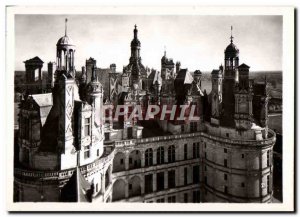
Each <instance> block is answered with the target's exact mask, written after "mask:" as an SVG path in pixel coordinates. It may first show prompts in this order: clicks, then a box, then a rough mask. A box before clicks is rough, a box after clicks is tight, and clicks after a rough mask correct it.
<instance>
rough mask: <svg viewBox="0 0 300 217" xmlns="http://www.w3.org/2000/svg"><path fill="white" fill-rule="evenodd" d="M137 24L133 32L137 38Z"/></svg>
mask: <svg viewBox="0 0 300 217" xmlns="http://www.w3.org/2000/svg"><path fill="white" fill-rule="evenodd" d="M137 31H138V30H137V25H136V24H135V25H134V30H133V34H134V38H137Z"/></svg>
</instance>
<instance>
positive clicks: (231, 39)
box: [230, 26, 233, 44]
mask: <svg viewBox="0 0 300 217" xmlns="http://www.w3.org/2000/svg"><path fill="white" fill-rule="evenodd" d="M232 29H233V28H232V26H231V36H230V42H231V44H232V42H233V36H232Z"/></svg>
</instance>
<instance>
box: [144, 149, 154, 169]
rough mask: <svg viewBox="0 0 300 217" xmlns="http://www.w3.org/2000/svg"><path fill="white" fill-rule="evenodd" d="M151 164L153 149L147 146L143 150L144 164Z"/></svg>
mask: <svg viewBox="0 0 300 217" xmlns="http://www.w3.org/2000/svg"><path fill="white" fill-rule="evenodd" d="M152 165H153V151H152V148H149V149H147V150H146V152H145V166H146V167H148V166H152Z"/></svg>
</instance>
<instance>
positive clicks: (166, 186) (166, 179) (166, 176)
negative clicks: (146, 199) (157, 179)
mask: <svg viewBox="0 0 300 217" xmlns="http://www.w3.org/2000/svg"><path fill="white" fill-rule="evenodd" d="M164 181H165V189H168V171H165V180H164Z"/></svg>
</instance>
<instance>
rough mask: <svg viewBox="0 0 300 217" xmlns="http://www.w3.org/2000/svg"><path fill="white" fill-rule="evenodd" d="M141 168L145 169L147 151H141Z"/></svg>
mask: <svg viewBox="0 0 300 217" xmlns="http://www.w3.org/2000/svg"><path fill="white" fill-rule="evenodd" d="M141 167H142V168H143V167H145V151H144V150H141Z"/></svg>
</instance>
